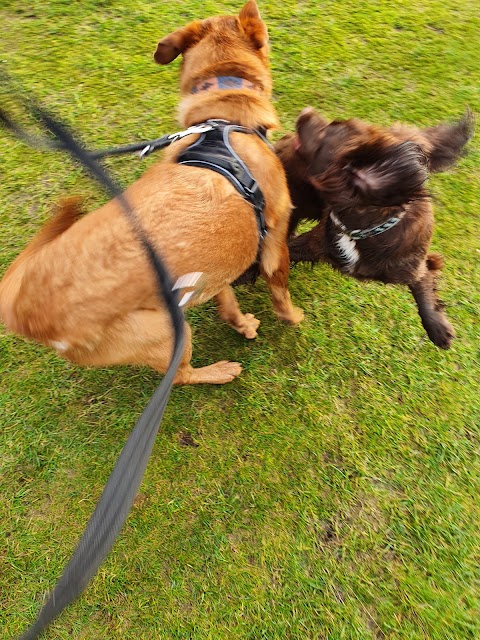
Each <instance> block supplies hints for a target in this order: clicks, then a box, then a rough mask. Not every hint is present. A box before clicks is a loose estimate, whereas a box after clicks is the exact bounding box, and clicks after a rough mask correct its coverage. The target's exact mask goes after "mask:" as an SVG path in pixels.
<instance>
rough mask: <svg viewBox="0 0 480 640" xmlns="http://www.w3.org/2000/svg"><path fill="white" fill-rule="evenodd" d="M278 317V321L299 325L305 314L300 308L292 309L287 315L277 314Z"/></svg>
mask: <svg viewBox="0 0 480 640" xmlns="http://www.w3.org/2000/svg"><path fill="white" fill-rule="evenodd" d="M278 317H279V318H280V320H284V321H285V322H288V324H291V325H296V324H300V322H301V321H302V320H303V319H304V317H305V313H304V311H303V309H300V307H292V308H291V309H290V310H289V311H288V313H279V314H278Z"/></svg>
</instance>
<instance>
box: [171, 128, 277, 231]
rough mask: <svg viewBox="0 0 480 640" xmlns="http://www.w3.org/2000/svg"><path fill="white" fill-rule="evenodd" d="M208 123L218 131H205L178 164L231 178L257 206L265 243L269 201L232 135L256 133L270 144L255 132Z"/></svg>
mask: <svg viewBox="0 0 480 640" xmlns="http://www.w3.org/2000/svg"><path fill="white" fill-rule="evenodd" d="M207 123H210V124H214V127H213V128H212V129H209V130H207V131H204V132H203V133H202V134H201V135H200V137H199V138H198V140H197V141H196V142H194V143H193V144H192V145H191V146H190V147H187V149H185V150H184V151H183V152H182V153H181V154H180V155H179V156H178V158H177V162H178V164H184V165H187V166H190V167H199V168H205V169H211V170H212V171H216V172H217V173H219V174H221V175H222V176H224V177H225V178H227V180H229V181H230V183H231V184H232V185H233V186H234V187H235V189H236V190H237V191H238V192H239V193H240V195H241V196H242V197H243V198H244V199H245V200H246V201H247V202H249V203H250V204H251V205H252V206H253V208H254V211H255V216H256V219H257V225H258V234H259V238H260V243H261V242H262V241H263V240H264V238H265V236H266V234H267V226H266V224H265V217H264V215H263V210H264V208H265V198H264V196H263V193H262V191H261V190H260V187H259V186H258V183H257V181H256V180H255V178H254V177H253V176H252V174H251V173H250V171H249V170H248V168H247V166H246V165H245V163H244V162H243V160H242V159H241V158H240V157H239V156H238V155H237V153H236V152H235V150H234V149H233V147H232V145H231V144H230V133H231V132H232V131H235V132H239V133H247V134H251V133H255V134H256V135H258V136H259V137H260V138H261V139H262V140H263V141H264V142H267V144H268V145H269V146H270V143H269V142H268V140H266V138H265V137H264V136H263V135H262V134H261V133H260V132H258V131H257V130H255V129H248V128H246V127H241V126H240V125H235V124H226V123H225V122H224V121H218V120H216V121H210V120H208V121H207Z"/></svg>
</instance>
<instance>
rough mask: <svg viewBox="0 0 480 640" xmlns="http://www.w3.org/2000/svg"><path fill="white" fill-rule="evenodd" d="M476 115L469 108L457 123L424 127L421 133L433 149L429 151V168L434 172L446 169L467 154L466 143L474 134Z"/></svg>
mask: <svg viewBox="0 0 480 640" xmlns="http://www.w3.org/2000/svg"><path fill="white" fill-rule="evenodd" d="M474 125H475V117H474V115H473V113H472V112H471V111H470V110H468V111H467V112H466V113H465V116H464V117H463V119H462V120H460V121H459V122H456V123H455V124H439V125H437V126H436V127H429V128H427V129H422V130H421V133H422V135H423V136H424V137H425V138H426V140H427V141H428V143H429V145H430V146H431V149H430V150H428V151H427V156H428V164H429V169H430V171H431V172H432V173H436V172H438V171H445V170H446V169H449V168H450V167H451V166H453V165H454V164H455V162H457V160H459V158H461V157H462V156H464V155H465V149H464V147H465V145H466V144H467V142H468V141H469V140H470V138H471V137H472V136H473V131H474Z"/></svg>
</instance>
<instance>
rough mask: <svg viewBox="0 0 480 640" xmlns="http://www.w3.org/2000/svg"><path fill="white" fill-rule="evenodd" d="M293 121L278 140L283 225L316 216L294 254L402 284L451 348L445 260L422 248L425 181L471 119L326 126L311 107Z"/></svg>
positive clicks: (455, 149) (460, 143) (426, 231)
mask: <svg viewBox="0 0 480 640" xmlns="http://www.w3.org/2000/svg"><path fill="white" fill-rule="evenodd" d="M296 128H297V133H296V135H293V134H290V135H287V136H285V137H284V138H282V139H281V140H280V141H279V142H278V143H277V145H276V151H277V154H278V156H279V157H280V159H281V161H282V164H283V165H284V167H285V170H286V172H287V179H288V183H289V187H290V193H291V197H292V200H293V204H294V209H293V212H292V217H291V220H290V228H289V230H290V233H291V232H293V230H294V229H295V227H296V226H297V224H298V222H299V221H300V220H301V219H309V220H319V223H318V225H317V226H316V227H314V228H313V229H312V230H311V231H308V232H307V233H304V234H302V235H300V236H298V237H296V238H293V239H291V241H290V242H289V249H290V258H291V260H292V261H293V262H301V261H308V262H319V261H321V262H327V263H328V264H330V265H332V266H333V267H335V268H336V269H338V270H339V271H341V272H343V273H345V274H348V275H351V276H353V277H354V278H358V279H359V280H379V281H380V282H385V283H393V284H405V285H407V286H408V287H409V288H410V291H411V292H412V294H413V297H414V298H415V301H416V303H417V306H418V312H419V314H420V318H421V320H422V324H423V326H424V328H425V330H426V332H427V334H428V336H429V338H430V340H431V341H432V342H433V343H434V344H435V345H437V346H438V347H441V348H443V349H448V348H449V347H450V344H451V341H452V339H453V337H454V330H453V327H452V326H451V324H450V323H449V322H448V320H447V318H446V316H445V314H444V313H443V311H442V307H441V304H440V303H439V301H438V299H437V296H436V277H437V274H438V272H439V270H440V269H441V267H442V264H443V260H442V258H441V256H440V255H438V254H435V253H428V247H429V244H430V240H431V238H432V232H433V223H434V220H433V210H432V203H431V200H430V198H429V197H428V194H427V192H426V190H425V188H424V186H423V185H424V182H425V180H426V178H427V176H428V172H429V171H430V172H436V171H443V170H444V169H447V168H448V167H450V166H451V165H452V164H453V163H454V162H455V161H456V160H457V159H458V157H459V156H460V155H461V153H462V149H463V147H464V145H465V144H466V142H467V141H468V139H469V138H470V136H471V134H472V117H471V116H470V115H469V114H467V116H466V117H465V118H464V120H462V121H461V122H459V123H457V124H454V125H439V126H436V127H431V128H428V129H417V128H415V127H410V126H405V125H401V124H396V125H394V126H392V127H390V128H381V127H374V126H371V125H369V124H366V123H364V122H362V121H360V120H354V119H351V120H346V121H334V122H331V123H328V121H327V120H325V119H324V118H323V117H322V116H320V115H319V114H318V113H317V112H316V111H314V109H312V108H307V109H305V110H304V111H302V113H301V114H300V116H299V118H298V120H297V125H296Z"/></svg>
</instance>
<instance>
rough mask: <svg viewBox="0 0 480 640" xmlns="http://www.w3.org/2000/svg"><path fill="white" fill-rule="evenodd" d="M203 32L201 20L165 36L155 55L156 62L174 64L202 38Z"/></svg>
mask: <svg viewBox="0 0 480 640" xmlns="http://www.w3.org/2000/svg"><path fill="white" fill-rule="evenodd" d="M201 32H202V23H201V21H200V20H196V21H195V22H191V23H190V24H187V25H186V26H185V27H182V28H181V29H177V31H174V32H173V33H170V34H169V35H168V36H165V38H162V39H161V40H160V42H159V43H158V45H157V50H156V51H155V53H154V54H153V57H154V59H155V62H156V63H157V64H168V63H169V62H172V60H175V58H176V57H177V56H179V55H180V54H181V53H183V52H184V51H186V50H187V49H188V48H189V47H191V46H192V45H194V44H196V43H197V42H198V41H199V40H200V38H201V37H202V35H201Z"/></svg>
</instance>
